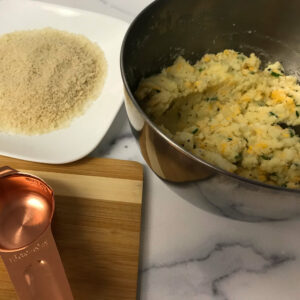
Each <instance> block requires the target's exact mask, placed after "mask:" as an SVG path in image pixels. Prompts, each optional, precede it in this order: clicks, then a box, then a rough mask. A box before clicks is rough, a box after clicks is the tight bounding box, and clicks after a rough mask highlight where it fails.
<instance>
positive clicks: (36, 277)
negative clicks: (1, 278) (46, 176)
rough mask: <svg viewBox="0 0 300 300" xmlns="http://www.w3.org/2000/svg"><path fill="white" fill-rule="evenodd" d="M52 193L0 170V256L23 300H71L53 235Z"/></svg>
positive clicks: (34, 181)
mask: <svg viewBox="0 0 300 300" xmlns="http://www.w3.org/2000/svg"><path fill="white" fill-rule="evenodd" d="M53 213H54V196H53V191H52V189H51V188H50V187H49V186H48V185H47V184H46V183H45V182H44V181H43V180H41V179H40V178H38V177H36V176H32V175H29V174H24V173H20V172H18V171H16V170H14V169H11V168H9V167H2V168H0V255H1V257H2V259H3V262H4V264H5V266H6V268H7V271H8V274H9V276H10V278H11V280H12V283H13V284H14V287H15V289H16V292H17V294H18V297H19V299H20V300H72V299H73V296H72V292H71V289H70V286H69V282H68V280H67V277H66V274H65V271H64V267H63V265H62V262H61V259H60V256H59V253H58V250H57V247H56V244H55V241H54V239H53V235H52V232H51V221H52V217H53Z"/></svg>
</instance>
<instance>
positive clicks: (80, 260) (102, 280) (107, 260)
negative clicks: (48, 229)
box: [0, 156, 143, 300]
mask: <svg viewBox="0 0 300 300" xmlns="http://www.w3.org/2000/svg"><path fill="white" fill-rule="evenodd" d="M4 165H8V166H10V167H12V168H14V169H17V170H19V171H24V172H27V173H30V174H34V175H37V176H39V177H41V178H42V179H44V180H45V181H46V182H47V183H48V184H49V185H50V186H51V187H52V188H53V190H54V193H55V204H56V208H55V215H54V219H53V226H52V229H53V235H54V238H55V240H56V243H57V246H58V249H59V252H60V255H61V258H62V261H63V264H64V267H65V270H66V274H67V277H68V279H69V281H70V285H71V288H72V291H73V295H74V298H75V299H76V300H81V299H82V300H101V299H114V300H117V299H136V290H137V277H138V258H139V240H140V220H141V205H142V187H143V170H142V166H141V165H140V164H138V163H136V162H130V161H121V160H112V159H102V158H101V159H100V158H85V159H83V160H80V161H78V162H75V163H71V164H66V165H46V164H39V163H32V162H25V161H21V160H16V159H11V158H7V157H2V156H0V166H4ZM0 299H1V300H7V299H9V300H15V299H17V296H16V294H15V292H14V288H13V286H12V284H11V282H10V279H9V277H8V274H7V272H6V270H5V267H4V265H3V262H2V260H1V259H0ZM36 300H42V299H36ZM53 300H55V299H53Z"/></svg>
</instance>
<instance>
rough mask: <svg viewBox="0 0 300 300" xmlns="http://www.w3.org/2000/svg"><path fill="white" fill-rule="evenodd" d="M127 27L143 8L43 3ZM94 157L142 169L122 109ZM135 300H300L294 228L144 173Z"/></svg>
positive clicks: (136, 3) (100, 2) (143, 0)
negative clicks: (213, 203)
mask: <svg viewBox="0 0 300 300" xmlns="http://www.w3.org/2000/svg"><path fill="white" fill-rule="evenodd" d="M44 1H47V2H51V3H56V4H61V5H65V6H70V7H76V8H81V9H85V10H90V11H94V12H100V13H103V14H107V15H111V16H113V17H117V18H120V19H122V20H124V21H127V22H130V21H132V20H133V18H134V17H135V16H136V15H137V13H138V12H139V11H140V10H142V9H143V8H144V7H145V6H146V5H147V4H149V3H150V2H151V1H150V0H126V1H125V0H123V1H121V0H85V1H82V0H44ZM92 155H94V156H105V157H111V158H119V159H128V160H135V161H139V162H141V163H142V164H144V165H145V162H144V160H143V158H142V156H141V154H140V152H139V149H138V146H137V144H136V142H135V140H134V139H133V137H132V135H131V132H130V128H129V125H128V121H127V117H126V112H125V108H124V106H122V108H121V110H120V111H119V113H118V115H117V118H116V119H115V121H114V123H113V124H112V126H111V128H110V129H109V131H108V133H107V134H106V136H105V138H104V139H103V141H102V142H101V143H100V144H99V146H98V147H97V149H96V150H95V151H94V152H93V153H92ZM143 201H144V205H143V221H142V235H141V261H140V277H139V278H140V280H139V295H138V298H140V299H142V300H158V299H159V300H165V299H172V300H183V299H185V300H193V299H200V300H269V299H270V300H297V299H300V285H299V282H300V237H299V231H300V221H299V220H288V221H281V222H259V223H247V222H240V221H235V220H231V219H227V218H224V217H221V216H217V215H214V214H211V213H208V212H206V211H204V210H202V209H200V208H198V207H196V206H194V205H193V204H192V203H190V202H188V201H186V200H184V199H183V198H181V197H180V196H179V195H178V194H176V193H175V192H174V191H173V190H171V189H170V187H169V186H168V185H167V184H165V183H164V182H162V181H161V180H159V179H158V178H157V177H156V176H155V175H154V174H153V173H152V172H151V171H150V170H149V168H148V167H147V166H146V165H145V185H144V199H143Z"/></svg>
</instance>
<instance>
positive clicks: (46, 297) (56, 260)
mask: <svg viewBox="0 0 300 300" xmlns="http://www.w3.org/2000/svg"><path fill="white" fill-rule="evenodd" d="M1 257H2V259H3V262H4V264H5V265H6V268H7V271H8V274H9V276H10V278H11V280H12V283H13V284H14V286H15V289H16V292H17V294H18V297H19V299H20V300H37V299H39V300H54V299H55V300H73V299H74V298H73V295H72V292H71V288H70V285H69V282H68V279H67V277H66V274H65V270H64V267H63V264H62V261H61V258H60V255H59V252H58V250H57V247H56V244H55V241H54V238H53V235H52V232H51V228H50V226H49V227H48V229H47V230H46V231H45V232H44V233H43V234H42V236H41V237H40V238H39V239H38V240H37V241H35V242H34V243H33V244H31V245H29V246H28V247H26V248H25V249H23V250H21V251H14V252H4V253H1Z"/></svg>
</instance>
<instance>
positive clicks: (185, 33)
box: [121, 0, 300, 93]
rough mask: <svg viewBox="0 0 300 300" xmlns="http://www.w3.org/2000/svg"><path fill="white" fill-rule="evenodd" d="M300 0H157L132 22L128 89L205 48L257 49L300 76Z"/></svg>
mask: <svg viewBox="0 0 300 300" xmlns="http://www.w3.org/2000/svg"><path fill="white" fill-rule="evenodd" d="M299 10H300V1H298V0H290V1H289V2H288V5H287V2H285V1H282V0H272V1H271V0H252V1H242V0H223V1H218V0H210V1H206V0H185V1H182V0H172V1H169V0H158V1H155V2H154V3H152V4H151V5H150V6H149V7H148V8H146V9H145V10H144V11H143V12H142V13H141V14H140V15H139V16H138V17H137V18H136V19H135V21H134V22H133V23H132V25H131V27H130V29H129V31H128V33H127V36H126V38H125V40H124V44H123V52H122V57H121V64H122V69H123V75H124V77H125V79H126V82H127V85H128V88H129V92H131V93H134V91H135V89H136V87H137V84H138V82H139V81H140V79H141V78H143V77H146V76H149V75H150V74H154V73H158V72H160V70H161V69H162V68H163V67H165V66H168V65H170V64H172V63H173V61H174V59H175V58H176V57H177V56H178V55H183V56H184V57H185V58H186V59H188V60H189V61H190V62H195V61H196V60H198V59H199V58H200V57H201V56H202V55H203V54H205V53H208V52H210V53H217V52H220V51H223V50H224V49H233V50H236V51H240V52H243V53H245V54H246V55H249V54H250V53H252V52H254V53H255V54H256V55H258V57H260V59H261V60H262V62H263V63H268V62H272V61H273V62H274V61H276V60H279V61H280V62H282V63H283V66H284V67H285V70H286V73H288V74H291V75H296V76H297V77H298V79H299V78H300V64H299V61H300V35H299V29H300V18H299V16H298V12H299Z"/></svg>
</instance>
